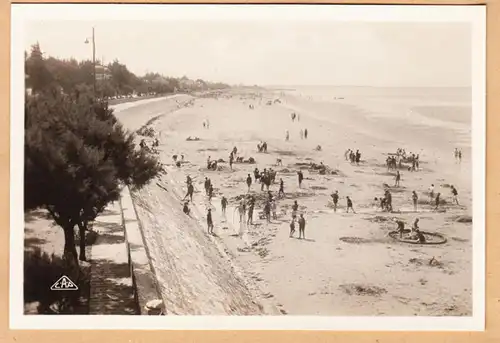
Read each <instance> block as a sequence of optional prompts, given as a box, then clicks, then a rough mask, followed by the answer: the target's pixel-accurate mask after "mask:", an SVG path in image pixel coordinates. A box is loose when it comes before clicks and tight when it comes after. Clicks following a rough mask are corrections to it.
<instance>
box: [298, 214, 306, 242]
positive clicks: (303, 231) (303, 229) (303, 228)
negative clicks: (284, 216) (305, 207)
mask: <svg viewBox="0 0 500 343" xmlns="http://www.w3.org/2000/svg"><path fill="white" fill-rule="evenodd" d="M301 237H302V238H304V239H306V220H305V219H304V215H303V214H302V213H301V214H300V218H299V239H300V238H301Z"/></svg>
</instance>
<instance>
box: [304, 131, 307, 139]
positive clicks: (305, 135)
mask: <svg viewBox="0 0 500 343" xmlns="http://www.w3.org/2000/svg"><path fill="white" fill-rule="evenodd" d="M307 135H308V133H307V129H305V130H304V138H305V139H307Z"/></svg>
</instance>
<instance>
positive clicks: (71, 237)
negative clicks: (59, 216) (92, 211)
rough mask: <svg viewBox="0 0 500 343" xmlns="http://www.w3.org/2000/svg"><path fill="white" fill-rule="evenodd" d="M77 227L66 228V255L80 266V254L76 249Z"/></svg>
mask: <svg viewBox="0 0 500 343" xmlns="http://www.w3.org/2000/svg"><path fill="white" fill-rule="evenodd" d="M74 228H75V226H74V225H71V224H69V225H68V226H66V227H65V228H64V254H65V255H69V256H71V257H72V259H73V262H75V263H76V264H77V265H78V254H77V252H76V247H75V230H74Z"/></svg>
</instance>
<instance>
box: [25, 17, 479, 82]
mask: <svg viewBox="0 0 500 343" xmlns="http://www.w3.org/2000/svg"><path fill="white" fill-rule="evenodd" d="M92 26H95V30H96V55H97V58H98V59H101V58H104V62H105V63H107V62H111V61H112V60H113V59H118V60H119V61H120V62H122V63H125V64H126V65H127V66H128V68H129V69H130V70H131V71H133V72H134V73H136V74H138V75H142V74H144V73H146V72H148V71H150V72H159V73H162V74H164V75H168V76H177V77H178V76H183V75H187V76H189V77H191V78H203V79H206V80H211V81H223V82H228V83H232V84H236V83H244V84H259V85H358V86H363V85H370V86H409V87H412V86H418V87H420V86H422V87H425V86H445V87H454V86H457V87H462V86H470V85H471V56H472V50H471V48H472V43H471V27H470V25H469V24H467V23H374V22H372V23H368V22H365V23H363V22H357V23H356V22H342V23H341V22H336V23H335V22H327V21H320V22H318V21H314V22H313V21H302V22H297V21H296V22H293V21H281V22H280V21H275V22H271V21H250V20H247V21H234V22H228V21H225V22H216V21H199V20H198V21H186V20H184V21H168V22H166V21H164V22H160V21H155V22H152V21H116V20H109V21H100V22H85V21H74V20H71V21H66V22H64V21H54V20H50V21H40V22H30V24H29V25H27V26H26V27H25V46H26V49H27V50H29V47H30V45H31V44H33V43H35V42H37V41H38V42H39V43H40V46H41V48H42V51H44V52H45V53H46V54H47V55H49V56H54V57H60V58H69V57H75V58H76V59H79V60H80V59H90V58H91V57H92V50H91V45H86V44H84V41H85V39H86V38H87V37H89V36H91V34H92Z"/></svg>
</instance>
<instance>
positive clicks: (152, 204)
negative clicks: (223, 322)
mask: <svg viewBox="0 0 500 343" xmlns="http://www.w3.org/2000/svg"><path fill="white" fill-rule="evenodd" d="M132 197H133V199H134V203H135V207H136V210H137V214H138V217H139V219H140V222H141V228H142V230H143V231H142V232H143V235H144V238H145V242H146V245H147V249H148V252H149V257H150V258H151V262H152V266H153V268H154V270H155V274H156V278H157V280H158V284H159V287H160V290H161V294H162V298H163V301H164V304H165V308H166V311H167V313H170V314H178V315H229V314H232V315H260V314H263V313H264V312H265V310H264V308H263V306H262V305H260V304H259V303H257V302H256V301H255V299H254V297H253V296H252V294H251V292H250V290H249V289H248V287H247V286H246V285H245V282H244V280H243V278H242V277H241V276H239V275H237V272H236V271H235V268H234V266H233V264H232V262H231V260H230V259H229V258H228V257H227V256H226V255H225V254H224V252H223V251H221V250H220V246H218V245H217V244H216V243H215V242H214V238H213V237H212V236H209V235H207V234H206V231H205V230H204V228H202V227H201V223H200V221H199V220H197V219H196V218H193V217H189V216H186V215H185V214H184V213H183V212H182V210H181V206H180V201H179V198H178V197H177V196H176V195H175V193H174V192H171V191H170V190H168V189H167V186H166V185H165V186H164V185H161V184H159V183H151V184H150V185H148V186H146V187H144V188H143V189H142V190H140V191H139V192H137V193H134V194H133V196H132Z"/></svg>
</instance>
